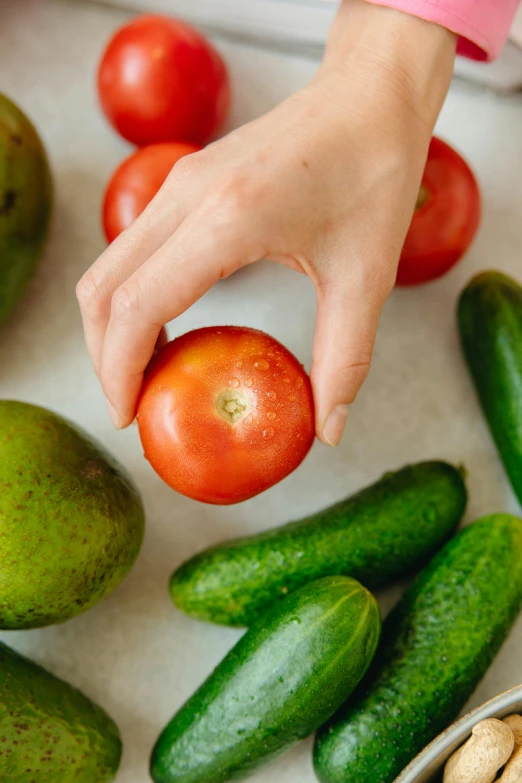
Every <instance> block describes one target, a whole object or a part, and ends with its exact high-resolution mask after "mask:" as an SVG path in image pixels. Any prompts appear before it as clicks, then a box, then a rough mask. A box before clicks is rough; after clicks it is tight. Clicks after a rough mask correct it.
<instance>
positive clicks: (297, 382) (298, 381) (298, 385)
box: [295, 378, 304, 389]
mask: <svg viewBox="0 0 522 783" xmlns="http://www.w3.org/2000/svg"><path fill="white" fill-rule="evenodd" d="M295 385H296V386H297V388H298V389H301V388H302V387H303V386H304V381H303V379H302V378H298V379H297V380H296V382H295Z"/></svg>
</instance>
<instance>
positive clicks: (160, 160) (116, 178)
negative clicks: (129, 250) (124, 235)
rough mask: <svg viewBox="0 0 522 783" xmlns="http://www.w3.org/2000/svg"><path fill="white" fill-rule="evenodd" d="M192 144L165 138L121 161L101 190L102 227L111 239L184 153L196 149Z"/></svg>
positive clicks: (147, 200) (145, 204) (151, 193)
mask: <svg viewBox="0 0 522 783" xmlns="http://www.w3.org/2000/svg"><path fill="white" fill-rule="evenodd" d="M199 149H200V148H199V147H196V146H195V145H194V144H183V143H179V142H175V141H166V142H164V143H163V144H151V145H150V146H149V147H142V148H141V149H139V150H137V151H136V152H135V153H133V154H132V155H129V157H128V158H126V159H125V160H124V161H123V163H121V164H120V165H119V166H118V168H117V169H116V171H115V172H114V174H113V175H112V177H111V179H110V180H109V184H108V185H107V188H106V190H105V196H104V199H103V210H102V218H103V228H104V231H105V236H106V237H107V242H109V243H110V242H112V241H114V240H115V239H116V237H117V236H118V234H121V232H122V231H124V230H125V229H126V228H128V227H129V226H130V224H131V223H133V222H134V221H135V220H136V218H137V217H138V215H141V213H142V212H143V210H144V209H145V207H146V206H147V204H148V203H149V201H152V199H153V198H154V196H155V195H156V193H157V192H158V190H159V189H160V188H161V186H162V185H163V183H164V182H165V180H166V179H167V176H168V175H169V173H170V171H171V169H172V167H173V166H174V164H175V163H177V162H178V160H179V159H180V158H182V157H183V156H184V155H190V153H192V152H197V151H198V150H199Z"/></svg>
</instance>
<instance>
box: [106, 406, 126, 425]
mask: <svg viewBox="0 0 522 783" xmlns="http://www.w3.org/2000/svg"><path fill="white" fill-rule="evenodd" d="M107 408H108V409H109V416H110V417H111V421H112V423H113V424H114V426H115V427H116V429H117V430H121V428H122V425H123V422H122V420H121V416H120V414H119V413H118V411H117V410H116V408H114V407H113V406H112V405H111V404H110V402H109V401H108V400H107Z"/></svg>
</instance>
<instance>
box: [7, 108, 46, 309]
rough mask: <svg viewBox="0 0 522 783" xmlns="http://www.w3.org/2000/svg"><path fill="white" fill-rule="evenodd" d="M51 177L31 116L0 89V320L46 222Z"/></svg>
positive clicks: (39, 246)
mask: <svg viewBox="0 0 522 783" xmlns="http://www.w3.org/2000/svg"><path fill="white" fill-rule="evenodd" d="M51 207H52V181H51V171H50V168H49V162H48V160H47V155H46V153H45V150H44V147H43V145H42V142H41V140H40V137H39V135H38V133H37V131H36V129H35V127H34V125H33V124H32V123H31V122H30V120H29V119H28V118H27V117H26V116H25V114H24V113H23V112H22V111H21V110H20V109H19V108H18V106H16V105H15V104H14V103H13V102H12V101H11V100H9V98H7V97H6V96H5V95H2V93H0V324H2V323H3V322H4V321H5V320H6V319H7V318H8V317H9V315H10V314H11V312H12V310H13V309H14V307H15V305H16V304H17V302H18V300H19V299H20V298H21V296H22V295H23V293H24V291H25V289H26V287H27V284H28V283H29V280H30V279H31V277H32V275H33V273H34V270H35V268H36V265H37V263H38V260H39V258H40V256H41V254H42V251H43V247H44V244H45V240H46V238H47V233H48V229H49V223H50V220H51Z"/></svg>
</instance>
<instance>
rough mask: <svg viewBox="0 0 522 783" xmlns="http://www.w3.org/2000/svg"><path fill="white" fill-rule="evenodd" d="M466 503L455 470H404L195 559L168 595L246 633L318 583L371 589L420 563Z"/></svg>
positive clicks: (428, 465) (442, 466) (441, 465)
mask: <svg viewBox="0 0 522 783" xmlns="http://www.w3.org/2000/svg"><path fill="white" fill-rule="evenodd" d="M466 500H467V496H466V487H465V485H464V481H463V478H462V474H461V472H460V471H459V470H457V468H454V467H453V466H452V465H448V464H447V463H445V462H423V463H420V464H418V465H411V466H409V467H406V468H403V469H402V470H399V471H398V472H397V473H388V474H387V475H386V476H384V478H382V479H381V480H380V481H378V482H377V483H376V484H373V485H372V486H370V487H367V488H366V489H363V490H362V491H361V492H359V493H357V494H356V495H354V496H353V497H350V498H348V499H347V500H343V501H342V502H341V503H337V504H336V505H335V506H332V507H331V508H327V509H326V510H325V511H320V512H319V513H317V514H314V515H313V516H311V517H308V518H306V519H303V520H300V521H299V522H291V523H290V524H288V525H285V526H283V527H279V528H274V529H272V530H268V531H267V532H265V533H261V534H260V535H256V536H250V537H248V538H240V539H237V540H235V541H228V542H225V543H223V544H219V545H218V546H214V547H212V548H211V549H207V550H206V551H204V552H201V554H199V555H196V556H195V557H193V558H192V559H191V560H188V561H187V562H186V563H184V564H183V565H182V566H181V567H180V568H179V569H178V570H177V571H175V572H174V574H173V575H172V578H171V581H170V592H171V596H172V599H173V601H174V603H175V604H176V606H178V607H179V608H180V609H181V610H183V611H184V612H186V613H187V614H190V615H192V616H194V617H197V618H199V619H201V620H210V621H212V622H216V623H222V624H224V625H250V624H251V623H252V622H254V620H255V619H256V618H257V617H258V616H259V615H260V614H261V613H262V612H263V610H264V609H265V608H266V607H267V606H272V605H273V603H274V601H277V600H279V599H281V598H282V597H283V596H284V595H286V594H287V593H288V592H292V591H293V590H295V589H296V588H298V587H301V586H302V585H304V584H306V583H307V582H310V581H312V580H314V579H318V578H319V577H322V576H328V575H332V574H345V575H346V576H352V577H353V578H354V579H358V580H359V581H360V582H362V583H363V584H364V585H365V586H366V587H368V588H370V589H373V588H375V587H378V586H380V585H382V584H384V583H386V582H389V581H390V580H392V579H395V578H397V577H401V576H403V575H404V573H405V572H409V571H412V570H413V569H415V568H417V567H419V566H420V565H423V564H424V563H425V562H426V561H427V560H428V559H429V558H430V556H431V555H432V554H433V553H434V552H436V551H437V549H439V548H440V547H441V546H442V544H444V543H445V541H447V539H448V538H449V537H450V536H451V535H452V533H453V532H454V531H455V528H456V527H457V525H458V524H459V522H460V520H461V517H462V515H463V513H464V509H465V507H466Z"/></svg>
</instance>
